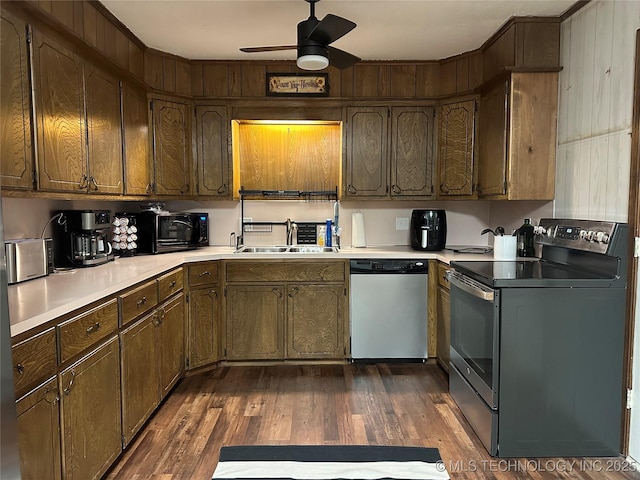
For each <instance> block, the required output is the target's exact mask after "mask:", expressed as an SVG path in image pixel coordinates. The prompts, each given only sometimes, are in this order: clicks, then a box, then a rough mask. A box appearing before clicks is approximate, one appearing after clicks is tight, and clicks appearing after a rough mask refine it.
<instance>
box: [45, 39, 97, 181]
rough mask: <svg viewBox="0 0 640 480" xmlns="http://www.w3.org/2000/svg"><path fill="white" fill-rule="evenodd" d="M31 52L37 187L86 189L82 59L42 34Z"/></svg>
mask: <svg viewBox="0 0 640 480" xmlns="http://www.w3.org/2000/svg"><path fill="white" fill-rule="evenodd" d="M32 49H33V63H32V68H33V79H34V85H33V90H34V97H35V99H34V101H35V126H36V142H37V162H38V188H39V189H42V190H58V191H68V192H78V191H82V190H86V188H87V186H88V178H87V171H86V167H87V155H86V139H85V132H86V130H85V112H84V87H83V65H82V60H81V59H80V57H78V56H77V55H75V54H74V53H73V52H72V51H71V50H69V49H67V48H65V47H64V46H62V45H61V44H59V43H58V42H56V41H54V40H52V39H51V38H49V37H46V36H45V35H43V34H41V33H40V32H38V31H34V33H33V45H32Z"/></svg>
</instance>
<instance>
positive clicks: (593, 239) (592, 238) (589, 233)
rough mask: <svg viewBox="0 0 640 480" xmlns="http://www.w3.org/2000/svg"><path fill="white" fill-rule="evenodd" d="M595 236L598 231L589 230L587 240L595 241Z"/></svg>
mask: <svg viewBox="0 0 640 480" xmlns="http://www.w3.org/2000/svg"><path fill="white" fill-rule="evenodd" d="M595 236H596V232H594V231H593V230H589V231H588V232H587V240H588V241H590V242H593V241H595Z"/></svg>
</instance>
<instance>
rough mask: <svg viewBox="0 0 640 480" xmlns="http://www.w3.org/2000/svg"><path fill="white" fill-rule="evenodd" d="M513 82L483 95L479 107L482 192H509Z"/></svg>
mask: <svg viewBox="0 0 640 480" xmlns="http://www.w3.org/2000/svg"><path fill="white" fill-rule="evenodd" d="M509 83H510V82H509V81H508V80H507V81H505V82H500V83H498V84H497V85H496V86H495V87H494V88H493V89H492V90H489V91H488V92H487V93H486V94H483V95H482V97H481V98H480V105H479V108H478V117H479V119H478V121H479V122H480V124H479V127H478V194H479V195H481V196H487V195H504V194H505V193H507V184H506V180H507V141H508V135H507V133H508V125H507V122H508V121H509V117H508V112H509Z"/></svg>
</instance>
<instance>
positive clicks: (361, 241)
mask: <svg viewBox="0 0 640 480" xmlns="http://www.w3.org/2000/svg"><path fill="white" fill-rule="evenodd" d="M351 246H352V247H366V246H367V241H366V239H365V235H364V214H363V213H362V212H355V213H353V214H352V215H351Z"/></svg>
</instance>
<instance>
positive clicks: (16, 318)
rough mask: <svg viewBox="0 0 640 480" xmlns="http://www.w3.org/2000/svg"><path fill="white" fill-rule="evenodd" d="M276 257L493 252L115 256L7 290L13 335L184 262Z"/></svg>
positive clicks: (204, 251)
mask: <svg viewBox="0 0 640 480" xmlns="http://www.w3.org/2000/svg"><path fill="white" fill-rule="evenodd" d="M250 258H255V259H258V258H260V259H269V258H271V259H274V258H315V259H321V258H323V259H329V258H340V259H350V258H406V259H411V258H421V259H436V260H440V261H443V262H446V263H449V261H451V260H486V259H492V258H493V257H492V255H491V254H468V253H453V252H451V251H448V250H443V251H439V252H421V251H415V250H412V249H411V248H410V247H409V246H380V247H365V248H349V247H345V248H342V249H340V251H339V252H337V253H242V254H237V253H234V249H233V248H231V247H205V248H200V249H197V250H189V251H185V252H177V253H164V254H161V255H138V256H134V257H122V258H116V260H115V261H113V262H109V263H106V264H103V265H99V266H95V267H88V268H77V269H74V270H67V271H63V272H56V273H53V274H51V275H49V276H46V277H41V278H37V279H34V280H29V281H27V282H23V283H18V284H16V285H10V286H9V288H8V297H9V317H10V319H11V336H12V337H15V336H17V335H20V334H22V333H24V332H26V331H28V330H31V329H34V328H37V327H40V326H41V325H44V324H45V323H47V322H50V321H52V320H54V319H56V318H58V317H60V316H61V315H65V314H67V313H69V312H72V311H73V310H76V309H78V308H82V307H84V306H86V305H88V304H90V303H92V302H95V301H97V300H100V299H102V298H104V297H107V296H109V295H113V294H114V293H116V292H118V291H120V290H123V289H126V288H128V287H130V286H132V285H134V284H136V283H139V282H142V281H144V280H147V279H149V278H151V277H154V276H156V275H158V274H160V273H162V272H165V271H167V270H170V269H172V268H175V267H178V266H180V265H182V264H184V263H192V262H200V261H207V260H219V259H250Z"/></svg>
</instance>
